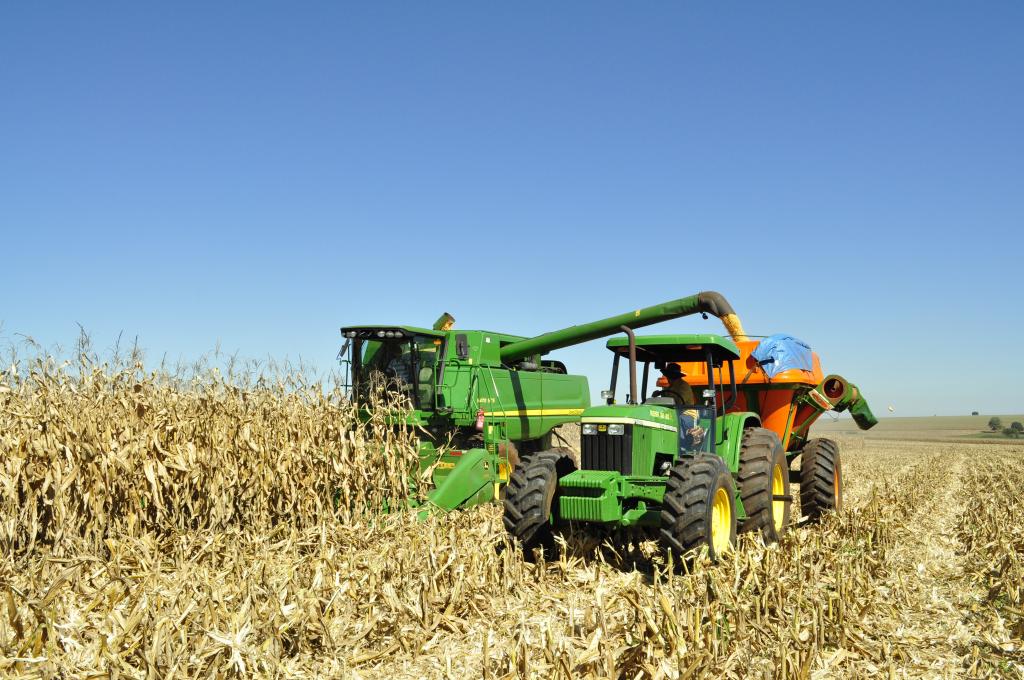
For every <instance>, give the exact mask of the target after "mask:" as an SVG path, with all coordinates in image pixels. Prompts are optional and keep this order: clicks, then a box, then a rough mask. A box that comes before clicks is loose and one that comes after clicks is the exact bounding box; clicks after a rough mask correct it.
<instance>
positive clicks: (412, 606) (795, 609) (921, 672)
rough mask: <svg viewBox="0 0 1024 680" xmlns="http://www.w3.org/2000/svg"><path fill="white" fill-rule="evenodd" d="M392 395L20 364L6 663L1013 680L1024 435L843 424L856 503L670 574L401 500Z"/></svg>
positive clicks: (492, 516) (147, 671) (640, 555)
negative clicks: (360, 403)
mask: <svg viewBox="0 0 1024 680" xmlns="http://www.w3.org/2000/svg"><path fill="white" fill-rule="evenodd" d="M394 408H398V406H397V405H395V404H388V403H381V404H380V405H379V408H378V409H377V411H376V413H377V416H375V418H376V420H375V422H370V423H360V422H359V421H358V420H357V419H356V418H355V414H354V413H353V411H352V409H351V407H350V406H349V404H347V403H346V401H345V400H344V398H343V397H342V395H341V392H340V391H339V390H337V389H330V388H328V387H325V386H324V385H321V384H318V383H309V382H307V381H305V380H303V379H302V377H301V376H298V375H291V376H285V377H283V378H278V379H274V380H270V379H260V380H255V381H250V382H246V383H245V384H239V383H238V382H236V381H232V380H230V379H228V378H225V377H224V376H222V375H221V374H220V373H218V372H215V371H207V372H204V373H201V374H196V375H193V376H191V377H189V378H187V379H186V378H183V377H181V376H176V375H170V374H167V373H164V372H160V371H156V372H146V371H145V370H144V368H143V366H142V365H141V363H137V364H133V365H131V366H127V367H125V366H121V367H118V368H112V367H109V366H103V365H99V364H96V363H94V362H89V361H84V360H83V361H81V362H78V363H76V364H73V365H72V364H67V363H58V362H56V361H55V360H52V359H49V358H41V359H35V360H33V361H31V362H22V363H20V364H17V365H14V366H12V367H11V369H10V370H7V371H6V372H4V374H3V377H2V379H0V485H2V497H0V521H2V524H0V545H2V548H3V561H2V563H0V592H2V597H3V600H4V601H3V602H2V603H0V609H2V611H0V669H2V671H3V674H4V675H6V676H9V677H46V678H50V677H76V678H87V677H127V678H167V677H189V678H206V677H279V678H292V677H295V678H300V677H344V678H373V677H389V678H404V677H412V678H419V677H425V678H441V677H444V678H447V677H452V678H479V677H485V678H552V677H562V678H577V677H595V678H597V677H601V678H637V677H639V678H688V677H704V676H708V677H712V676H714V677H728V678H783V677H785V678H788V677H794V678H824V677H868V676H874V675H881V676H883V677H915V678H916V677H948V678H962V677H993V676H996V677H1018V678H1020V677H1024V641H1022V638H1024V586H1022V584H1024V510H1022V506H1021V504H1020V502H1019V495H1020V489H1021V488H1024V447H1020V446H986V445H984V444H978V445H973V444H955V443H934V442H932V443H913V442H886V441H870V440H867V441H866V440H856V439H850V440H849V441H844V442H841V443H842V445H843V447H844V457H845V463H844V467H845V470H844V472H845V477H846V482H847V489H846V502H847V508H846V510H844V511H843V512H842V513H841V514H838V515H833V516H830V517H829V518H828V519H827V520H826V521H825V522H824V523H823V524H822V525H815V526H800V527H796V528H794V529H793V530H792V531H791V532H790V534H789V535H788V537H787V538H786V540H785V541H784V542H783V543H781V544H778V545H773V546H764V545H763V544H761V543H760V542H759V541H758V540H756V539H752V538H749V537H744V538H743V539H742V540H741V543H740V545H739V547H738V549H737V550H736V551H735V553H734V554H733V555H731V556H729V557H728V558H727V559H726V560H724V561H723V562H722V563H720V564H717V565H710V564H705V563H698V564H696V565H693V567H692V569H690V570H689V571H687V570H681V569H678V568H671V567H670V565H667V564H665V563H664V561H663V559H662V557H661V554H660V553H659V552H658V551H656V550H654V549H653V546H652V544H651V543H650V542H648V541H645V540H643V537H642V536H637V537H635V540H634V541H633V543H632V544H630V546H629V548H628V549H625V550H618V549H617V548H616V544H613V543H610V542H605V543H600V542H599V541H598V540H588V538H587V537H585V536H570V537H569V539H568V544H567V545H566V547H565V550H563V553H562V554H563V556H562V557H561V558H560V560H559V561H553V562H546V563H545V562H541V563H539V564H528V563H524V562H523V560H522V559H521V557H520V555H519V552H518V551H517V550H514V549H512V546H510V545H509V544H508V542H507V539H506V537H505V535H504V532H503V529H502V525H501V516H500V508H498V507H494V506H492V507H483V508H477V509H474V510H471V511H467V512H458V513H452V514H450V515H447V516H433V517H429V518H427V519H426V520H423V521H421V520H418V519H417V517H416V515H415V513H414V512H411V511H402V510H396V508H400V507H401V500H402V499H404V498H405V497H406V496H407V495H408V494H409V493H410V492H412V491H413V490H412V489H410V483H409V480H408V479H407V476H406V474H405V471H406V470H407V469H409V465H410V464H411V462H412V461H413V460H414V457H415V442H414V439H413V436H414V433H406V432H402V431H398V430H395V429H394V428H389V427H386V426H385V424H384V423H385V421H386V416H387V414H388V413H389V412H390V411H391V410H392V409H394ZM383 507H387V508H390V509H391V512H389V513H381V512H380V509H381V508H383ZM795 514H796V513H795Z"/></svg>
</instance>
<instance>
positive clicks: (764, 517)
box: [739, 427, 792, 543]
mask: <svg viewBox="0 0 1024 680" xmlns="http://www.w3.org/2000/svg"><path fill="white" fill-rule="evenodd" d="M740 447H741V448H740V474H739V482H740V499H741V500H742V501H743V509H744V510H745V511H746V513H747V518H746V519H745V520H743V522H742V524H741V525H740V531H741V532H744V531H760V532H761V536H762V537H764V541H765V543H774V542H776V541H778V540H779V539H780V538H782V535H783V534H784V533H785V531H786V527H787V526H788V525H789V515H790V510H789V508H790V505H791V503H792V498H791V496H790V490H789V463H788V462H787V461H786V452H785V451H783V450H782V442H781V441H779V436H778V435H777V434H775V433H774V432H773V431H771V430H768V429H765V428H763V427H751V428H747V429H746V430H744V432H743V441H742V442H741V444H740Z"/></svg>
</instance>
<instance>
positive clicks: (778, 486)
mask: <svg viewBox="0 0 1024 680" xmlns="http://www.w3.org/2000/svg"><path fill="white" fill-rule="evenodd" d="M784 495H786V485H785V483H784V482H783V480H782V466H780V465H776V466H775V467H773V468H772V497H773V500H772V519H773V520H774V521H775V531H782V527H783V526H784V525H785V522H786V501H780V500H774V499H776V498H778V497H779V496H784Z"/></svg>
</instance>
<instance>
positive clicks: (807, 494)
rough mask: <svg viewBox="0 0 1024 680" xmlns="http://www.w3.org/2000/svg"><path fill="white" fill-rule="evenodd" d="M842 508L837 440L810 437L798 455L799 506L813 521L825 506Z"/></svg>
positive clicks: (841, 480)
mask: <svg viewBox="0 0 1024 680" xmlns="http://www.w3.org/2000/svg"><path fill="white" fill-rule="evenodd" d="M842 509H843V466H842V461H841V460H840V458H839V444H837V443H836V442H834V441H832V440H831V439H812V440H810V441H809V442H807V444H806V445H805V446H804V448H803V452H802V453H801V455H800V510H801V511H802V512H803V514H805V515H807V516H808V517H809V518H810V519H811V521H817V520H819V519H821V518H822V516H823V515H824V514H825V513H826V512H828V511H829V510H835V511H836V512H839V511H841V510H842Z"/></svg>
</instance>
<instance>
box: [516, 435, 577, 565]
mask: <svg viewBox="0 0 1024 680" xmlns="http://www.w3.org/2000/svg"><path fill="white" fill-rule="evenodd" d="M575 469H576V464H575V463H574V462H573V460H572V458H571V457H570V456H568V455H566V454H565V453H562V452H560V451H542V452H540V453H535V454H533V455H531V456H530V457H529V458H527V459H526V460H524V461H523V462H522V464H521V465H519V467H517V468H516V470H515V471H514V472H513V473H512V478H511V479H510V480H509V482H508V486H507V488H506V489H505V516H504V518H503V519H504V523H505V529H506V531H508V533H509V534H511V535H512V536H514V537H515V538H517V539H518V540H519V545H520V547H521V548H522V550H523V557H524V558H525V559H526V560H527V561H533V559H534V554H535V551H536V550H538V549H539V550H541V551H542V552H543V554H544V556H545V558H550V557H552V556H553V555H554V552H555V537H554V534H553V533H552V531H551V528H552V524H553V523H554V522H556V521H557V519H558V502H557V501H558V480H559V479H560V478H562V477H564V476H565V475H567V474H569V473H570V472H572V471H573V470H575Z"/></svg>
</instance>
